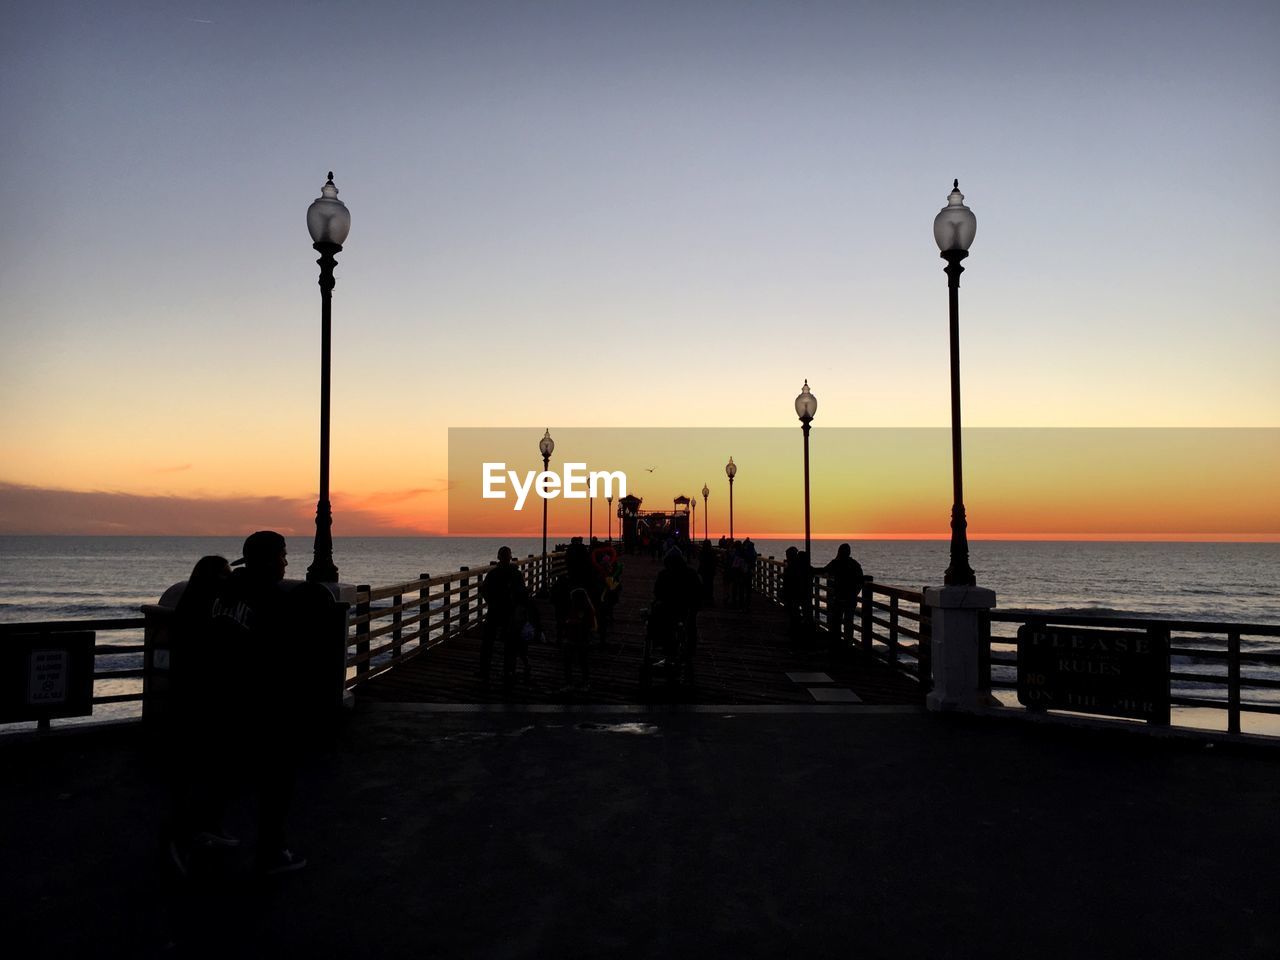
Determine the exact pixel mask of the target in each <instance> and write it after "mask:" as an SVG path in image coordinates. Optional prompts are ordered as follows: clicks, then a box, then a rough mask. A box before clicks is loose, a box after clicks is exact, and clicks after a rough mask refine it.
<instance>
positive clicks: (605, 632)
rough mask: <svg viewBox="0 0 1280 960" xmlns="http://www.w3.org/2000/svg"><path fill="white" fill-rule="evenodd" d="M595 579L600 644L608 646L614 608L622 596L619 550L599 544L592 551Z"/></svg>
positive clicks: (621, 567)
mask: <svg viewBox="0 0 1280 960" xmlns="http://www.w3.org/2000/svg"><path fill="white" fill-rule="evenodd" d="M591 566H592V570H593V576H594V579H593V581H592V589H594V590H597V591H599V593H598V595H597V599H598V600H599V603H598V604H597V611H598V614H597V618H596V619H597V621H598V623H597V624H596V627H597V629H598V630H599V632H600V646H602V647H607V646H608V643H609V630H610V628H611V627H612V626H613V610H614V607H616V606H617V605H618V601H619V600H620V599H621V598H622V573H623V564H622V560H621V558H620V557H619V556H618V552H617V551H616V550H614V549H613V547H611V546H599V547H597V548H596V549H595V550H593V551H592V552H591Z"/></svg>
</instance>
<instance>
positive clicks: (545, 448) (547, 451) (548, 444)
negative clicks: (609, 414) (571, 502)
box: [538, 427, 556, 590]
mask: <svg viewBox="0 0 1280 960" xmlns="http://www.w3.org/2000/svg"><path fill="white" fill-rule="evenodd" d="M555 448H556V442H555V441H554V440H552V439H551V428H550V427H547V432H546V433H544V434H543V435H542V439H541V440H539V441H538V452H539V453H541V454H542V472H543V473H546V472H547V470H549V469H550V467H551V453H552V451H553V450H555ZM547 579H548V578H547V498H546V497H543V498H542V588H543V589H544V590H545V589H546V588H547Z"/></svg>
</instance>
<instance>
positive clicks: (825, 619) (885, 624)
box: [752, 557, 932, 695]
mask: <svg viewBox="0 0 1280 960" xmlns="http://www.w3.org/2000/svg"><path fill="white" fill-rule="evenodd" d="M785 566H786V565H785V563H784V562H783V561H781V560H777V559H775V558H774V557H760V558H758V559H757V560H756V567H755V571H754V572H753V576H752V588H753V589H754V590H755V592H757V593H760V594H763V595H764V596H766V597H768V598H769V599H770V600H772V601H773V602H774V603H777V604H779V605H782V604H783V602H784V601H783V595H782V575H783V570H784V568H785ZM829 592H830V584H829V582H828V577H827V576H826V575H825V574H822V573H817V572H815V573H814V576H813V589H812V594H811V598H810V602H811V604H812V610H813V621H814V625H815V627H816V628H817V630H818V631H819V632H820V633H823V634H830V622H829V621H830V617H829V606H828V602H827V601H828V594H829ZM853 619H854V638H853V644H854V645H855V646H857V647H859V648H860V649H861V650H862V651H863V652H864V653H866V654H868V655H870V656H873V657H876V658H877V659H879V660H883V661H884V662H885V663H887V664H889V665H890V666H893V667H896V668H898V669H900V670H902V671H903V672H905V673H907V674H909V675H911V676H913V677H915V678H916V679H917V680H919V681H920V683H921V694H922V695H923V694H924V693H927V692H928V690H929V678H930V651H931V649H932V647H931V643H930V636H931V631H930V623H929V608H928V607H926V606H925V605H924V591H923V590H911V589H908V588H906V587H895V586H890V585H888V584H880V583H876V582H875V581H874V580H872V579H870V578H868V580H867V581H866V582H865V583H864V584H863V587H862V591H861V594H860V595H859V597H858V603H857V608H856V610H855V611H854V618H853Z"/></svg>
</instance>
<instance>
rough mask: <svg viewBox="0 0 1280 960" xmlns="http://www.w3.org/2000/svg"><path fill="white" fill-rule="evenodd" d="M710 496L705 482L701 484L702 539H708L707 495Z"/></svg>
mask: <svg viewBox="0 0 1280 960" xmlns="http://www.w3.org/2000/svg"><path fill="white" fill-rule="evenodd" d="M709 496H711V490H710V489H709V488H708V487H707V485H706V484H705V483H703V485H702V539H703V540H710V539H711V538H710V537H708V536H707V514H708V511H707V497H709Z"/></svg>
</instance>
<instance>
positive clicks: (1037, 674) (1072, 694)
mask: <svg viewBox="0 0 1280 960" xmlns="http://www.w3.org/2000/svg"><path fill="white" fill-rule="evenodd" d="M1018 702H1019V703H1021V704H1022V705H1023V706H1025V707H1031V708H1033V709H1036V708H1038V709H1044V710H1074V711H1076V712H1077V713H1096V714H1102V715H1104V716H1110V717H1129V718H1131V719H1135V720H1148V721H1151V722H1153V723H1168V722H1169V640H1168V635H1167V634H1162V633H1160V632H1151V633H1147V632H1136V631H1132V630H1098V629H1087V628H1082V627H1054V626H1045V625H1042V624H1035V623H1027V624H1023V625H1022V626H1021V627H1019V628H1018Z"/></svg>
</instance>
